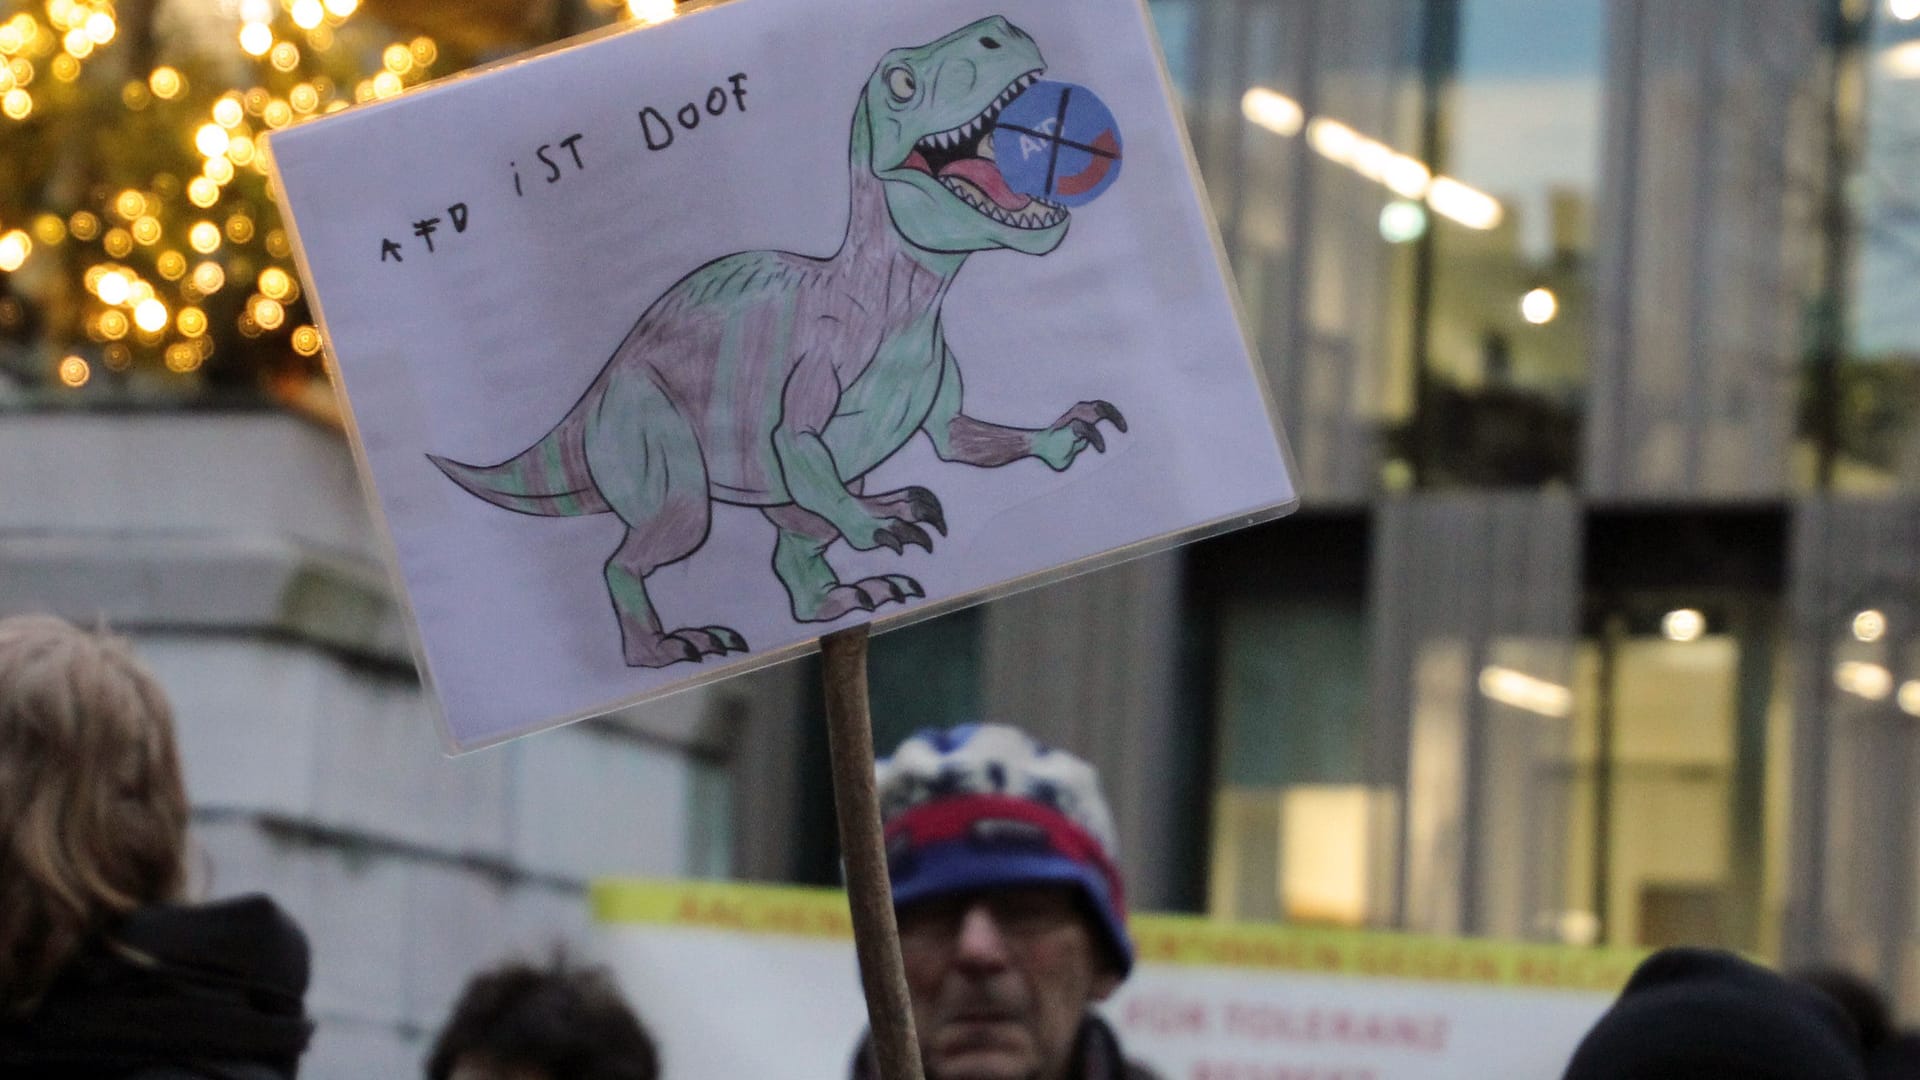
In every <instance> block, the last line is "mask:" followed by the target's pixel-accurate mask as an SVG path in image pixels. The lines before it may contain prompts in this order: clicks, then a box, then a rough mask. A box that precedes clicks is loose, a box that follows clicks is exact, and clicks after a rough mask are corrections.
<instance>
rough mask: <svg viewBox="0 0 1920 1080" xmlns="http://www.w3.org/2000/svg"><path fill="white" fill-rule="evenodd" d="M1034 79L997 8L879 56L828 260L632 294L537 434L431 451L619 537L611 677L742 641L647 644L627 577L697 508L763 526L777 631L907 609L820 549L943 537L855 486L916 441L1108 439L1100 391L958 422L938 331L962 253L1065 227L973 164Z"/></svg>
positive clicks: (637, 577)
mask: <svg viewBox="0 0 1920 1080" xmlns="http://www.w3.org/2000/svg"><path fill="white" fill-rule="evenodd" d="M1043 70H1044V64H1043V62H1042V60H1041V58H1040V51H1039V49H1038V47H1037V46H1036V45H1035V44H1034V42H1033V39H1032V38H1030V37H1028V36H1027V35H1026V33H1024V32H1023V31H1021V30H1020V29H1019V28H1018V27H1015V26H1014V25H1013V24H1012V23H1010V22H1008V21H1007V20H1006V19H1004V18H1001V17H998V16H995V17H992V18H987V19H982V20H980V21H979V22H975V23H973V24H971V25H969V26H966V27H964V28H962V29H960V30H957V31H955V32H954V33H951V34H948V35H947V36H945V37H943V38H940V39H939V40H937V41H933V42H930V43H928V44H926V45H921V46H919V47H917V48H906V49H895V50H893V51H892V52H889V53H887V54H886V55H885V56H884V57H883V58H882V59H881V61H880V64H879V66H878V67H876V68H875V69H874V72H873V74H872V76H871V77H870V78H869V79H868V80H867V83H866V86H865V88H864V89H863V91H862V93H861V96H860V101H859V103H858V105H856V106H855V108H854V112H853V135H852V140H851V144H850V150H849V157H850V160H851V167H852V174H853V181H852V187H853V198H852V210H851V212H850V215H849V220H848V223H847V233H846V237H845V239H844V240H843V241H842V243H841V246H840V250H839V251H837V252H835V253H834V254H833V255H831V256H829V257H827V258H814V257H810V256H806V255H796V254H792V253H789V252H784V251H748V252H740V253H736V254H733V255H727V256H724V257H722V258H720V259H716V260H714V261H713V262H710V263H707V264H706V265H705V266H702V267H700V268H699V269H697V270H695V271H693V272H692V273H691V274H689V275H687V276H686V277H684V278H681V279H680V280H679V281H678V282H676V283H675V284H674V285H673V286H672V287H671V288H669V289H668V290H667V291H666V292H665V293H664V294H663V295H662V296H661V297H660V298H659V299H658V300H656V301H654V303H653V304H652V306H650V307H649V308H648V309H647V310H646V312H645V313H644V314H643V315H641V317H640V320H639V322H638V323H637V324H635V326H634V328H633V330H632V331H631V332H629V333H628V334H627V336H626V338H625V340H623V341H622V342H621V343H620V345H619V347H618V348H617V349H615V350H614V353H613V356H612V358H611V359H610V360H608V361H607V365H606V367H605V368H603V369H602V370H601V372H600V374H599V376H598V377H597V378H595V379H594V381H593V384H592V385H591V386H589V387H588V388H587V390H586V393H585V394H583V395H582V396H581V397H580V399H579V401H578V402H577V403H575V404H574V406H573V408H572V409H571V410H570V411H568V413H567V415H566V416H565V417H564V418H563V419H562V420H561V421H560V422H559V423H558V424H556V425H555V426H554V428H553V429H552V430H551V431H549V432H548V433H547V434H546V435H545V436H544V437H542V438H541V439H540V440H539V441H538V442H536V443H534V444H533V445H532V446H530V447H528V448H527V449H526V450H524V451H522V452H521V453H520V454H518V455H516V456H514V457H513V458H511V459H509V460H507V461H503V462H501V463H500V464H498V465H491V466H476V465H466V464H462V463H460V462H457V461H451V460H449V459H447V458H444V457H438V456H434V455H429V457H430V458H431V460H432V461H433V463H434V464H435V465H438V466H439V467H440V469H441V470H442V471H444V472H445V473H446V474H447V476H448V477H450V478H452V479H453V481H454V482H455V483H458V484H459V485H460V486H461V487H463V488H465V489H466V490H467V491H469V492H471V493H472V494H474V495H476V496H478V497H480V498H482V499H485V500H486V501H488V502H490V503H492V504H494V505H496V506H500V507H504V508H506V509H508V510H513V511H517V512H519V513H523V514H539V515H548V516H563V515H576V514H598V513H606V512H609V511H611V512H612V513H615V514H618V515H619V516H620V519H621V520H622V521H623V522H625V523H626V526H627V532H626V537H625V539H624V540H623V541H622V542H621V544H620V547H619V549H618V550H616V551H615V552H614V553H613V555H612V557H611V558H609V559H608V560H607V563H606V571H605V573H606V582H607V590H608V592H609V594H610V596H611V598H612V601H613V606H614V609H615V612H616V613H617V615H618V617H619V621H620V631H621V637H622V640H623V642H624V645H625V651H626V661H627V663H628V664H629V665H633V666H637V667H662V666H665V665H667V664H671V663H674V662H677V661H682V660H694V661H697V660H699V659H701V658H702V657H703V656H706V655H711V654H721V653H726V652H730V651H745V650H746V648H747V643H746V641H745V640H744V639H743V638H742V637H741V636H740V634H738V633H737V632H735V631H733V630H731V629H728V628H727V627H724V626H706V627H687V628H683V629H677V630H672V631H665V630H663V628H662V624H661V621H660V616H659V614H658V613H657V612H656V611H655V609H654V606H653V603H652V601H651V600H650V599H649V598H648V596H647V589H646V579H647V576H648V575H649V574H651V573H653V572H654V571H655V570H657V569H659V568H660V567H662V566H665V565H668V564H670V563H673V562H677V561H679V560H681V559H684V558H686V557H687V556H689V555H691V554H692V553H693V552H695V551H696V550H698V549H699V548H700V546H701V545H702V544H703V543H705V542H706V538H707V532H708V529H709V528H710V526H711V506H710V503H711V502H716V501H717V502H722V503H731V504H735V505H740V506H757V507H760V508H761V510H762V512H763V513H765V514H766V516H767V518H768V519H769V520H770V521H772V522H773V523H774V525H775V526H777V527H778V529H779V538H778V540H777V541H776V542H775V545H774V551H773V571H774V573H775V574H776V575H777V576H778V577H779V579H780V582H781V584H782V585H784V586H785V587H786V591H787V595H788V598H789V599H790V601H791V604H792V611H793V617H794V618H795V619H796V620H799V621H801V622H825V621H828V620H831V619H836V618H839V617H840V616H842V615H844V614H846V613H847V612H849V611H853V610H856V609H859V610H864V611H871V610H873V609H874V608H875V607H876V606H877V605H880V604H883V603H886V602H888V601H904V600H905V599H906V598H908V597H919V596H924V595H926V593H925V591H924V590H923V589H922V588H921V586H920V584H919V583H918V582H916V581H914V580H913V579H912V578H910V577H907V576H905V575H903V574H887V575H885V576H882V577H873V578H865V579H862V580H860V581H856V582H853V583H852V584H845V583H842V582H841V581H840V579H839V577H838V576H837V575H836V574H835V573H834V571H833V568H832V567H831V566H829V565H828V564H827V560H826V557H825V554H826V550H827V548H828V546H829V545H831V544H832V543H833V542H834V541H835V540H837V539H845V540H846V542H847V543H848V545H850V546H851V547H853V548H854V549H856V550H860V551H867V550H872V549H874V548H876V547H881V546H885V547H887V548H889V549H891V550H893V551H894V552H896V553H898V552H901V551H903V550H904V549H905V546H906V545H908V544H916V545H919V546H920V547H922V548H924V549H926V550H928V551H932V550H933V541H932V539H931V538H930V537H929V536H928V535H927V532H926V530H925V529H923V528H921V527H920V526H921V525H922V524H925V525H931V526H932V527H933V528H934V529H936V530H938V531H939V533H940V534H941V535H942V536H945V535H946V531H947V530H946V518H945V515H944V513H943V511H942V510H941V507H940V501H939V500H938V499H936V498H935V497H934V495H933V493H932V492H931V491H928V490H927V489H926V488H923V487H906V488H901V489H899V490H897V491H886V492H880V493H878V494H867V493H865V491H864V483H863V478H864V477H865V476H866V474H867V473H868V472H869V471H871V470H872V469H873V468H874V467H875V466H877V465H879V464H880V463H881V462H883V461H885V460H887V459H888V458H889V457H891V456H892V455H893V454H894V453H895V452H896V451H898V450H899V449H900V448H901V447H902V446H904V445H905V444H906V442H907V441H908V440H909V439H910V438H912V437H913V435H914V434H915V433H916V432H919V431H924V432H926V433H927V436H928V438H929V439H930V440H931V441H932V443H933V449H934V451H935V453H936V454H938V455H939V457H940V458H941V459H942V460H944V461H956V462H963V463H965V464H968V465H976V466H981V467H985V468H994V467H997V466H1001V465H1005V464H1007V463H1008V462H1012V461H1017V460H1019V459H1021V458H1027V457H1035V458H1039V459H1040V460H1041V461H1043V462H1045V463H1046V464H1047V465H1048V466H1049V467H1051V468H1053V469H1055V470H1062V469H1065V468H1067V467H1068V466H1069V465H1071V464H1072V463H1073V460H1074V458H1075V457H1076V456H1077V455H1078V454H1079V453H1080V452H1081V451H1082V450H1084V449H1085V448H1087V447H1089V446H1091V447H1093V448H1094V450H1096V451H1104V450H1105V449H1106V446H1105V440H1104V438H1103V437H1102V434H1101V432H1100V430H1099V427H1098V425H1099V423H1100V421H1103V420H1104V421H1106V422H1108V423H1110V424H1112V425H1113V426H1114V428H1116V429H1117V430H1119V431H1122V432H1124V431H1126V429H1127V425H1126V420H1125V419H1124V418H1123V417H1122V416H1121V414H1120V411H1119V410H1118V409H1115V408H1114V407H1113V406H1112V405H1110V404H1108V403H1106V402H1104V401H1082V402H1080V403H1079V404H1077V405H1075V406H1073V407H1072V408H1070V409H1068V410H1067V411H1066V412H1065V413H1064V414H1062V415H1061V416H1060V418H1059V419H1058V420H1055V421H1054V422H1053V423H1052V424H1049V425H1048V426H1046V427H1042V428H1021V427H1009V426H1006V425H1002V424H992V423H987V422H985V421H983V420H978V419H975V418H974V417H971V416H968V415H967V414H966V413H965V412H964V411H962V408H961V382H960V367H959V364H958V363H957V362H956V361H955V359H954V356H953V352H952V350H951V349H949V348H948V347H947V344H946V340H945V338H944V335H943V334H942V332H941V315H940V305H941V301H942V300H943V299H944V298H945V296H946V294H947V288H948V286H950V285H951V284H952V283H953V280H954V275H956V274H957V273H959V271H960V267H961V264H962V263H964V262H965V261H966V258H967V256H968V255H969V254H970V253H972V252H975V251H986V250H991V249H994V248H1009V249H1012V250H1014V251H1020V252H1025V253H1027V254H1030V255H1044V254H1046V253H1047V252H1049V251H1052V250H1053V249H1054V248H1055V247H1057V246H1058V245H1059V244H1060V242H1061V240H1062V239H1064V238H1065V236H1066V233H1067V223H1068V214H1067V211H1066V209H1065V208H1064V207H1062V206H1059V205H1056V204H1054V203H1052V202H1050V201H1048V200H1045V199H1035V198H1029V197H1027V196H1025V195H1020V194H1017V193H1015V192H1014V191H1012V190H1011V189H1009V187H1008V186H1007V183H1006V181H1005V179H1004V178H1003V177H1002V176H1001V175H1000V172H999V169H998V168H997V167H996V166H995V165H994V160H993V140H992V135H993V130H994V128H993V122H994V118H995V116H997V115H998V113H999V111H1000V110H1001V109H1002V108H1003V107H1004V106H1005V105H1006V104H1007V102H1009V101H1011V100H1013V98H1014V97H1015V96H1017V95H1018V94H1019V93H1020V91H1022V90H1023V89H1025V88H1026V87H1027V86H1029V85H1031V84H1032V83H1033V82H1034V81H1035V80H1036V79H1038V78H1039V76H1040V73H1041V72H1042V71H1043Z"/></svg>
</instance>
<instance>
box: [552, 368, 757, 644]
mask: <svg viewBox="0 0 1920 1080" xmlns="http://www.w3.org/2000/svg"><path fill="white" fill-rule="evenodd" d="M586 443H587V465H588V467H589V468H590V469H591V471H592V473H593V477H594V483H595V485H596V486H597V487H598V488H599V490H600V494H601V495H602V496H603V497H605V499H606V500H607V503H608V505H610V506H612V507H613V510H614V512H615V513H616V514H618V515H620V520H622V521H624V522H626V524H627V535H626V537H625V539H623V540H622V541H621V542H620V547H619V549H618V550H616V551H615V552H614V553H613V556H612V557H611V558H609V559H608V560H607V565H606V579H607V594H608V596H609V597H610V598H611V599H612V600H613V608H614V612H615V614H616V615H617V616H618V617H619V620H620V638H621V642H622V643H623V645H624V647H625V650H626V659H627V663H628V664H629V665H632V666H634V667H665V666H666V665H668V664H672V663H676V662H678V661H682V660H695V661H697V660H699V659H700V658H702V657H704V656H709V655H717V654H720V653H726V652H745V651H746V649H747V643H746V641H745V639H743V638H742V637H741V636H740V635H739V634H738V633H736V632H735V631H733V630H730V629H728V628H726V627H724V626H706V627H683V628H681V629H678V630H671V631H668V630H665V629H664V628H663V626H662V624H661V622H660V615H659V613H658V612H657V611H656V610H655V609H654V606H653V601H652V599H651V598H650V597H648V595H647V585H646V579H647V576H648V575H649V574H652V573H653V572H654V570H656V569H658V568H659V567H662V566H665V565H667V564H668V563H672V562H678V561H679V560H681V559H684V558H686V557H687V556H688V555H691V554H693V553H694V552H695V551H698V550H699V549H700V545H701V544H703V543H705V542H706V539H707V529H708V526H709V525H710V524H711V517H710V505H709V503H708V500H707V470H706V464H705V461H704V460H703V458H702V456H701V453H700V444H699V441H698V439H697V438H696V436H695V435H694V431H693V427H692V425H691V424H689V423H687V421H686V420H685V419H684V418H683V417H681V415H680V414H679V413H678V412H677V411H676V410H675V409H674V406H673V403H672V402H671V401H670V400H669V399H668V398H667V396H666V394H664V393H663V392H662V391H661V390H660V389H659V387H657V386H655V385H654V383H653V380H652V379H650V378H648V377H646V376H645V375H644V374H636V375H633V376H629V377H626V378H616V379H614V380H613V381H612V382H611V383H609V385H608V387H607V391H606V399H605V401H604V402H603V403H602V405H601V408H600V409H598V410H596V413H595V416H594V418H593V420H591V421H590V422H589V426H588V429H587V438H586Z"/></svg>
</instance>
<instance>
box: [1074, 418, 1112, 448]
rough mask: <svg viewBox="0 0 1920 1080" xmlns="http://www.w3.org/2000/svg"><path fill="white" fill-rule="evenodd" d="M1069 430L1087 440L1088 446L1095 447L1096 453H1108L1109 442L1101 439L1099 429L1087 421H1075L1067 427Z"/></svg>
mask: <svg viewBox="0 0 1920 1080" xmlns="http://www.w3.org/2000/svg"><path fill="white" fill-rule="evenodd" d="M1067 428H1068V430H1070V431H1072V432H1073V433H1074V434H1075V435H1076V436H1078V437H1080V438H1082V439H1085V440H1087V445H1088V446H1091V447H1093V448H1094V450H1095V451H1096V452H1098V453H1102V454H1104V453H1106V452H1107V440H1106V439H1104V438H1102V437H1101V435H1100V429H1099V428H1097V427H1094V426H1093V425H1092V424H1089V423H1087V422H1086V421H1085V420H1075V421H1074V422H1073V423H1071V424H1069V425H1067Z"/></svg>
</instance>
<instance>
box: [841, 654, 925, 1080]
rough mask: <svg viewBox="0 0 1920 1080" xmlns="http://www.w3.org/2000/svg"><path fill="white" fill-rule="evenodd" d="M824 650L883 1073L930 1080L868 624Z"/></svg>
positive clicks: (856, 917)
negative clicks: (888, 824)
mask: <svg viewBox="0 0 1920 1080" xmlns="http://www.w3.org/2000/svg"><path fill="white" fill-rule="evenodd" d="M820 656H821V659H822V661H823V667H824V669H825V682H826V691H827V745H828V747H829V749H830V752H831V753H832V756H833V807H834V811H835V814H836V816H838V818H839V820H840V852H841V856H842V857H843V858H844V859H845V860H846V865H847V906H848V907H849V908H850V909H851V910H852V912H853V945H854V951H855V953H856V954H858V956H859V958H860V983H861V986H862V988H863V989H864V990H865V991H866V995H867V1024H868V1027H869V1028H870V1030H871V1031H872V1032H873V1037H872V1044H871V1045H872V1048H873V1056H874V1061H875V1063H876V1064H878V1065H879V1067H880V1080H924V1074H923V1073H922V1072H921V1071H920V1041H919V1039H918V1038H916V1037H915V1035H914V1031H913V1007H912V1003H911V1001H910V1000H909V999H908V997H907V972H906V967H905V965H904V964H903V963H902V962H901V960H900V927H899V924H898V923H896V922H895V921H894V917H893V886H892V884H891V883H890V882H889V881H888V879H887V849H886V842H885V840H884V839H883V838H882V836H881V831H880V797H879V792H878V791H877V790H876V789H875V787H874V775H873V717H872V715H871V714H870V713H869V711H868V708H867V628H866V626H865V625H864V624H863V625H860V626H854V627H849V628H847V629H845V630H836V631H834V632H833V633H831V634H828V635H827V636H826V637H824V638H821V639H820Z"/></svg>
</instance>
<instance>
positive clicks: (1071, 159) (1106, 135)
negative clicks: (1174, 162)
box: [993, 80, 1120, 206]
mask: <svg viewBox="0 0 1920 1080" xmlns="http://www.w3.org/2000/svg"><path fill="white" fill-rule="evenodd" d="M993 157H994V163H995V164H996V165H998V166H999V167H1000V175H1001V176H1003V177H1005V178H1006V181H1007V186H1008V187H1010V188H1012V189H1013V190H1015V191H1017V192H1019V193H1021V194H1022V195H1026V196H1029V197H1032V198H1036V199H1047V200H1049V201H1051V202H1056V203H1061V204H1063V205H1065V206H1083V205H1085V204H1087V203H1090V202H1092V201H1093V200H1094V199H1097V198H1099V197H1100V194H1101V193H1102V192H1104V191H1106V190H1107V188H1108V186H1110V185H1111V184H1112V183H1113V181H1114V179H1115V178H1116V177H1118V176H1119V175H1120V125H1119V123H1118V122H1117V121H1115V120H1114V118H1113V113H1112V111H1111V110H1109V109H1108V108H1107V106H1106V103H1105V102H1102V101H1101V100H1100V99H1099V98H1098V97H1096V96H1095V95H1094V92H1093V91H1091V90H1089V89H1087V88H1086V87H1084V86H1077V85H1075V84H1073V83H1065V82H1051V81H1047V80H1042V81H1040V82H1037V83H1034V84H1033V85H1032V86H1030V87H1028V88H1027V89H1026V92H1024V93H1022V94H1021V95H1020V96H1019V97H1017V98H1014V99H1013V100H1012V101H1010V102H1008V103H1007V107H1006V108H1005V109H1002V110H1001V112H1000V115H999V117H998V118H997V119H996V120H995V122H994V131H993Z"/></svg>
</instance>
